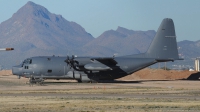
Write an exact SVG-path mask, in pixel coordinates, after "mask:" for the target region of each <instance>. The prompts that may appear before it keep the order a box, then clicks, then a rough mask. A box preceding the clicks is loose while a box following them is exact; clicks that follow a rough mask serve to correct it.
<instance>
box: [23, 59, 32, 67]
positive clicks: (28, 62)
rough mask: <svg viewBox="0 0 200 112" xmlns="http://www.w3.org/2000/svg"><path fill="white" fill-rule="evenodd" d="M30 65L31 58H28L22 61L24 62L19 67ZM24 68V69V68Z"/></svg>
mask: <svg viewBox="0 0 200 112" xmlns="http://www.w3.org/2000/svg"><path fill="white" fill-rule="evenodd" d="M31 63H32V59H31V58H28V59H26V60H24V61H23V62H22V63H21V67H23V66H24V64H25V65H27V64H31ZM25 68H26V67H25Z"/></svg>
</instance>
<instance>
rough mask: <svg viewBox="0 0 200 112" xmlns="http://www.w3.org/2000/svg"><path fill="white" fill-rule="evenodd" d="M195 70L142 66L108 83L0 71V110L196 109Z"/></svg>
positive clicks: (199, 102) (199, 98)
mask: <svg viewBox="0 0 200 112" xmlns="http://www.w3.org/2000/svg"><path fill="white" fill-rule="evenodd" d="M199 76H200V75H199V73H197V72H189V71H166V70H161V69H143V70H141V71H138V72H136V73H134V74H131V75H129V76H126V77H124V78H121V79H118V80H117V81H116V82H112V83H77V82H76V81H74V80H58V81H57V80H45V83H44V85H33V86H29V84H26V82H27V81H28V79H26V78H21V79H17V76H14V75H12V73H11V71H10V70H3V71H0V112H1V111H2V112H10V111H15V112H25V111H26V112H30V111H31V112H38V111H41V112H55V111H61V112H66V111H70V112H107V111H109V112H124V111H126V112H132V111H138V112H151V111H164V112H166V111H167V112H168V111H171V112H174V111H178V112H179V111H189V112H197V111H200V86H199V84H200V82H199Z"/></svg>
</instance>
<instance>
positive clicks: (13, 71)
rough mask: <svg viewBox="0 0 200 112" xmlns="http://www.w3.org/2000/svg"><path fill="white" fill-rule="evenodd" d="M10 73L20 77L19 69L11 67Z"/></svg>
mask: <svg viewBox="0 0 200 112" xmlns="http://www.w3.org/2000/svg"><path fill="white" fill-rule="evenodd" d="M12 73H13V75H21V67H19V66H13V67H12Z"/></svg>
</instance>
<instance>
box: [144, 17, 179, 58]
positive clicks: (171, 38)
mask: <svg viewBox="0 0 200 112" xmlns="http://www.w3.org/2000/svg"><path fill="white" fill-rule="evenodd" d="M146 56H147V57H150V58H156V59H173V60H174V59H179V56H178V49H177V42H176V34H175V28H174V23H173V20H172V19H169V18H165V19H163V21H162V23H161V25H160V27H159V28H158V30H157V33H156V36H155V37H154V39H153V41H152V43H151V45H150V47H149V49H148V51H147V52H146Z"/></svg>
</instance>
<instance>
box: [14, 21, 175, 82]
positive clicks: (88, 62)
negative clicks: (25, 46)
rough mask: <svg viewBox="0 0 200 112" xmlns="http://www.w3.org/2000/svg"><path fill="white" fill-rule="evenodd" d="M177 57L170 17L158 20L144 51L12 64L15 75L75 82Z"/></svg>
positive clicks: (115, 75)
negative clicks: (157, 25) (153, 34)
mask: <svg viewBox="0 0 200 112" xmlns="http://www.w3.org/2000/svg"><path fill="white" fill-rule="evenodd" d="M174 60H179V56H178V50H177V43H176V34H175V28H174V23H173V21H172V19H169V18H166V19H164V20H163V21H162V23H161V25H160V27H159V28H158V31H157V33H156V36H155V38H154V40H153V41H152V43H151V45H150V47H149V49H148V50H147V52H146V53H142V54H136V55H127V56H121V57H74V56H72V57H68V56H66V57H59V56H38V57H32V58H28V59H26V60H24V61H23V63H21V64H20V65H17V66H13V68H12V72H13V74H14V75H18V76H19V77H21V76H24V77H30V76H33V77H35V78H44V79H75V80H78V81H79V82H88V81H97V82H99V81H103V80H114V79H118V78H121V77H124V76H126V75H129V74H131V73H133V72H136V71H138V70H140V69H143V68H145V67H147V66H150V65H152V64H155V63H157V62H167V61H174Z"/></svg>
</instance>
